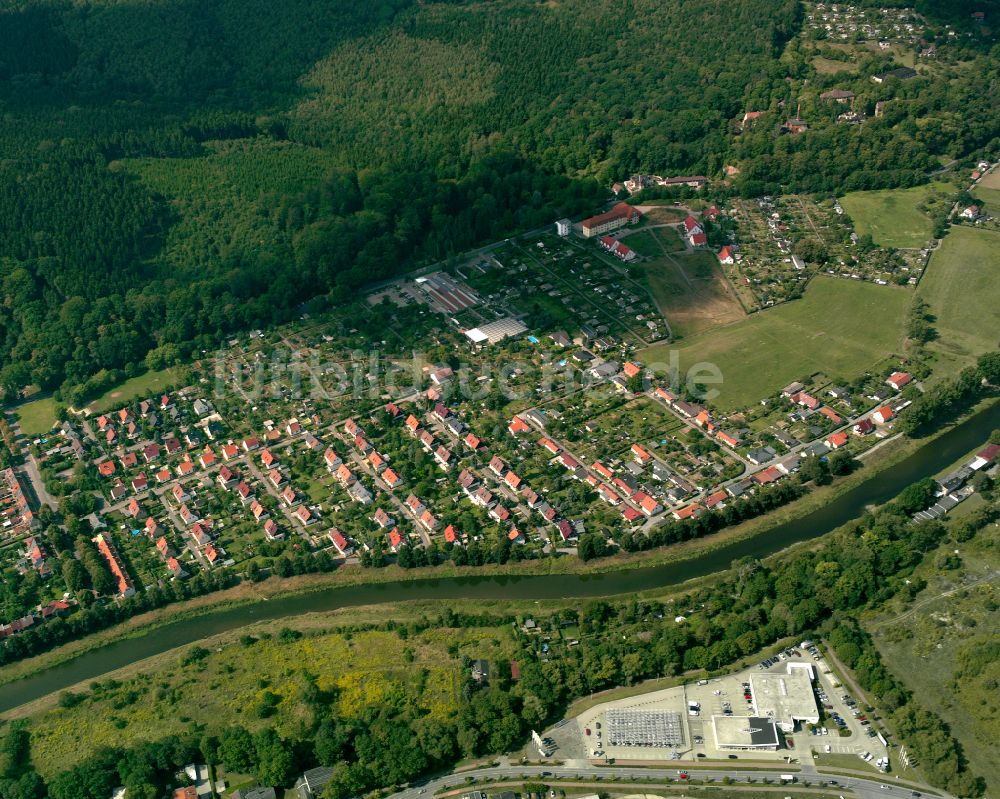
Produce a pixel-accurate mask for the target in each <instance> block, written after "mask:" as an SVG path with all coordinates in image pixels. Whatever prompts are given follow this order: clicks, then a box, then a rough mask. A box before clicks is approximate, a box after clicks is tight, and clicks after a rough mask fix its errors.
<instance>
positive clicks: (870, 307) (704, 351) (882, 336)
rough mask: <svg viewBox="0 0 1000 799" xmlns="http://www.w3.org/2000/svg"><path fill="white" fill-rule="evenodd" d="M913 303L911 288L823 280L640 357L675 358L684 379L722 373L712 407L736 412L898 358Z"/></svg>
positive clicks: (663, 360)
mask: <svg viewBox="0 0 1000 799" xmlns="http://www.w3.org/2000/svg"><path fill="white" fill-rule="evenodd" d="M910 298H911V294H910V291H909V290H908V289H905V288H899V287H895V286H876V285H875V284H873V283H863V282H857V281H850V280H841V279H837V278H830V277H816V278H814V279H813V281H812V282H811V283H810V284H809V287H808V289H807V290H806V293H805V296H804V297H803V298H802V299H800V300H795V301H793V302H788V303H784V304H782V305H778V306H776V307H774V308H771V309H768V310H765V311H762V312H760V313H757V314H754V315H752V316H750V317H748V318H746V319H744V320H742V321H739V322H735V323H733V324H729V325H726V326H724V327H720V328H716V329H714V330H709V331H706V332H704V333H701V334H699V335H696V336H692V337H691V338H690V339H687V340H685V341H683V342H681V343H680V344H679V345H670V344H662V345H656V346H653V347H650V348H648V349H646V350H645V351H644V352H643V353H642V354H641V356H640V357H641V358H642V360H643V362H644V363H646V364H647V365H653V364H656V363H661V364H668V363H670V360H669V359H670V355H671V350H673V351H675V353H676V358H677V359H678V360H679V367H680V370H681V375H682V376H683V375H684V374H685V373H686V372H687V370H688V369H690V368H691V367H693V366H694V365H695V364H697V363H699V362H708V363H713V364H715V365H717V366H718V367H719V369H720V370H721V372H722V375H723V383H722V384H721V385H718V386H715V388H716V389H718V391H719V395H718V397H716V398H715V399H713V400H712V403H713V404H715V405H717V406H718V407H720V408H722V409H726V410H731V409H734V408H739V407H743V406H746V405H749V404H752V403H754V402H757V401H758V400H760V399H762V398H764V397H768V396H771V395H772V394H774V393H775V392H776V391H777V390H778V389H780V388H781V387H782V386H784V385H786V384H788V383H790V382H792V381H793V380H799V379H801V378H803V377H807V376H809V375H812V374H815V373H818V372H822V373H824V374H826V375H828V376H830V377H836V378H841V379H847V378H851V377H853V376H856V375H858V374H860V373H862V372H864V371H865V370H866V369H868V368H869V367H871V366H872V365H874V364H875V363H877V362H878V361H880V360H882V359H883V358H885V357H887V356H888V355H890V354H892V353H893V352H895V351H897V350H898V348H899V346H900V343H901V341H902V336H903V327H904V322H905V318H906V312H907V309H908V307H909V303H910Z"/></svg>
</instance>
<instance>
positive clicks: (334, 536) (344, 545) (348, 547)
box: [327, 527, 354, 557]
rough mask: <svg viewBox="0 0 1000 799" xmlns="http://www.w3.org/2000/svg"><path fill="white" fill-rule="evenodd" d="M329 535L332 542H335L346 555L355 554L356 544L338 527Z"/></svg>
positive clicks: (342, 553) (338, 549) (338, 548)
mask: <svg viewBox="0 0 1000 799" xmlns="http://www.w3.org/2000/svg"><path fill="white" fill-rule="evenodd" d="M327 537H328V538H329V539H330V543H331V544H333V545H334V546H335V547H336V548H337V551H338V552H339V553H340V554H341V555H343V556H344V557H348V556H350V555H353V554H354V546H353V545H352V544H351V542H350V541H348V540H347V538H346V537H345V536H344V534H343V533H342V532H340V530H338V529H337V528H336V527H334V528H333V529H332V530H331V531H330V532H329V533H327Z"/></svg>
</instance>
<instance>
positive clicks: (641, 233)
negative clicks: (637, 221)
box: [622, 230, 663, 258]
mask: <svg viewBox="0 0 1000 799" xmlns="http://www.w3.org/2000/svg"><path fill="white" fill-rule="evenodd" d="M622 240H623V241H624V242H625V243H626V244H628V246H629V247H631V248H632V249H633V250H635V251H636V252H637V253H639V255H645V256H647V257H649V258H655V257H656V256H657V255H660V254H662V253H663V248H662V247H661V246H660V243H659V242H658V241H657V240H656V236H655V235H654V233H653V231H651V230H637V231H635V232H634V233H631V234H630V235H629V236H627V237H623V238H622Z"/></svg>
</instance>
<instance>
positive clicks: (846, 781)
mask: <svg viewBox="0 0 1000 799" xmlns="http://www.w3.org/2000/svg"><path fill="white" fill-rule="evenodd" d="M755 765H756V766H758V767H759V766H760V764H759V763H757V764H755ZM681 770H685V771H687V772H688V773H689V774H690V775H691V777H692V778H697V779H705V778H708V779H711V780H714V781H717V782H718V781H721V780H722V779H723V778H724V777H731V778H733V779H734V780H743V779H746V778H747V776H751V777H752V778H753V780H754V782H755V783H759V782H760V781H761V780H762V779H764V778H765V777H766V778H767V779H769V780H772V781H777V780H778V779H779V778H780V775H781V774H788V773H794V774H795V775H796V777H797V780H798V782H799V783H805V782H809V783H810V784H812V785H818V784H819V783H820V782H821V781H822V782H824V783H829V781H830V780H836V782H837V785H838V787H839V788H841V789H843V788H847V789H850V790H852V791H854V793H855V794H856V795H857V796H860V797H863V799H908V798H909V797H911V795H912V789H911V788H910V787H909V786H901V785H895V784H893V782H894V780H893V778H892V777H890V776H888V775H886V776H885V777H882V778H881V780H880V779H879V778H878V777H873V778H871V779H868V778H863V777H842V776H837V775H831V776H824V775H822V774H819V773H818V772H817V771H816V769H815V768H814V767H813V766H790V767H787V768H784V769H783V768H781V766H779V765H776V766H775V768H774V769H773V770H765V771H760V770H757V769H754V770H748V769H746V768H744V769H742V770H741V769H740V768H739V767H737V766H733V767H719V766H713V767H708V768H693V767H688V766H687V765H684V764H681V763H678V765H677V766H673V767H670V768H632V767H627V766H592V765H580V766H576V767H574V766H555V765H553V766H502V765H501V766H498V767H491V768H481V769H477V770H475V771H463V772H461V773H457V774H454V773H453V774H446V775H443V776H440V777H435V778H432V779H430V780H427V781H426V782H423V783H420V784H416V785H413V786H411V787H410V788H407V789H406V790H404V791H399V792H398V793H395V794H392V795H391V796H389V797H388V799H426V797H427V796H430V795H433V794H434V793H435V792H436V791H439V790H444V789H448V788H457V789H464V788H467V787H468V783H467V780H468V779H469V778H470V777H473V778H475V779H476V780H478V781H490V780H494V781H502V780H517V779H521V778H522V777H528V778H539V777H543V776H544V777H549V776H552V777H561V778H563V779H566V778H570V779H573V778H578V779H583V780H588V779H594V778H597V777H600V778H601V779H602V780H603V781H604V783H605V784H607V782H608V781H609V780H621V781H625V780H631V779H632V778H636V777H637V778H639V779H650V778H652V779H656V780H666V779H672V780H677V778H678V772H679V771H681ZM883 785H884V786H886V787H881V786H883ZM628 787H629V792H635V791H636V790H638V785H637V784H636V783H632V782H628ZM470 789H471V788H470ZM931 795H937V794H931Z"/></svg>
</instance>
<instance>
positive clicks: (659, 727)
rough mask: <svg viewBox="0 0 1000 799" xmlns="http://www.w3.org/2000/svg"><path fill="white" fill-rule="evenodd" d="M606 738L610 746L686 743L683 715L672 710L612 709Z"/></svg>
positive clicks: (677, 744) (676, 744)
mask: <svg viewBox="0 0 1000 799" xmlns="http://www.w3.org/2000/svg"><path fill="white" fill-rule="evenodd" d="M607 722H608V729H607V736H608V737H607V741H608V744H609V745H610V746H647V747H659V748H666V747H672V746H683V744H684V725H683V724H682V723H681V716H680V714H679V713H675V712H673V711H670V710H662V711H660V710H609V711H608V714H607Z"/></svg>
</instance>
